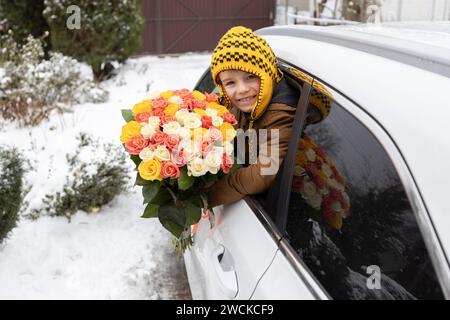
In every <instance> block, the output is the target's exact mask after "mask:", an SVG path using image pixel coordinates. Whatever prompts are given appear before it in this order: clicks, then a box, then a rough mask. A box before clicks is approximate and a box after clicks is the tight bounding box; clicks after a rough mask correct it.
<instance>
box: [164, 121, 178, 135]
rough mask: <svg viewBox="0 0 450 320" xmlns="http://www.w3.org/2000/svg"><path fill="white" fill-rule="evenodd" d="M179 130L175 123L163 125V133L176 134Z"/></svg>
mask: <svg viewBox="0 0 450 320" xmlns="http://www.w3.org/2000/svg"><path fill="white" fill-rule="evenodd" d="M180 129H181V126H180V124H179V123H178V122H176V121H170V122H168V123H166V124H164V125H163V132H164V133H167V134H178V130H180Z"/></svg>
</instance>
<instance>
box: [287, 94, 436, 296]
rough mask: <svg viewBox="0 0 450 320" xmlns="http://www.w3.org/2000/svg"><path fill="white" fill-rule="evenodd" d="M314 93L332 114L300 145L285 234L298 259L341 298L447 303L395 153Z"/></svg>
mask: <svg viewBox="0 0 450 320" xmlns="http://www.w3.org/2000/svg"><path fill="white" fill-rule="evenodd" d="M313 88H314V89H313V91H312V94H311V98H310V106H311V107H316V108H317V107H320V108H324V107H327V108H328V110H329V114H328V116H327V117H326V118H324V119H323V120H321V121H319V122H317V123H315V124H310V125H307V126H306V128H305V130H304V131H303V133H302V136H301V139H300V140H299V142H298V150H297V154H296V161H295V163H296V164H295V168H294V172H295V173H294V176H293V180H292V189H291V197H290V202H289V209H288V210H289V211H288V220H287V226H286V229H287V230H286V232H287V235H288V239H289V242H290V244H291V246H292V247H293V248H294V250H295V251H296V252H297V253H298V257H299V259H301V260H303V262H304V263H305V264H306V265H307V266H308V268H309V270H310V271H311V272H312V273H313V274H314V276H315V277H316V279H318V281H319V282H320V283H321V285H322V286H323V287H324V289H325V290H326V291H327V292H328V293H329V294H330V296H331V297H333V298H335V299H443V294H442V292H441V289H440V285H439V283H438V281H437V278H436V274H435V271H434V268H433V266H432V264H431V261H430V257H429V255H428V252H427V249H426V247H425V244H424V240H423V238H422V236H421V232H420V230H419V227H418V224H417V221H416V218H415V216H414V212H413V210H412V208H411V204H410V202H409V200H408V198H407V196H406V193H405V189H404V186H403V185H402V183H401V181H400V179H399V176H398V173H397V172H396V169H395V168H394V165H393V163H392V162H391V160H390V158H389V156H388V154H387V153H386V152H385V151H384V149H383V147H382V146H381V144H380V143H379V142H378V140H376V139H375V137H374V136H373V135H372V134H371V133H370V132H369V130H368V129H367V128H366V127H365V126H363V125H362V124H361V123H360V122H359V121H358V120H357V119H356V118H354V117H353V116H352V115H351V114H350V113H348V112H347V111H346V110H345V109H343V108H342V107H341V106H340V105H338V104H337V103H336V102H335V101H334V100H333V97H332V96H331V94H330V93H329V92H328V91H327V90H326V89H325V88H323V87H322V88H320V86H319V87H316V86H313ZM324 110H325V109H324Z"/></svg>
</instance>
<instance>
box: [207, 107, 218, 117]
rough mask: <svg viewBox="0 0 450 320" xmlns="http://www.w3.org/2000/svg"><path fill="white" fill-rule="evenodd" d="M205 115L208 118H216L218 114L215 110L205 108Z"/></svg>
mask: <svg viewBox="0 0 450 320" xmlns="http://www.w3.org/2000/svg"><path fill="white" fill-rule="evenodd" d="M205 113H206V115H207V116H208V117H216V116H217V114H218V112H217V110H214V109H211V108H206V110H205Z"/></svg>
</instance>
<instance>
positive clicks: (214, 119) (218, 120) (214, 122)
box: [211, 116, 223, 128]
mask: <svg viewBox="0 0 450 320" xmlns="http://www.w3.org/2000/svg"><path fill="white" fill-rule="evenodd" d="M211 118H212V125H213V126H214V127H217V128H218V127H220V126H221V125H222V124H223V119H222V118H221V117H217V116H212V117H211Z"/></svg>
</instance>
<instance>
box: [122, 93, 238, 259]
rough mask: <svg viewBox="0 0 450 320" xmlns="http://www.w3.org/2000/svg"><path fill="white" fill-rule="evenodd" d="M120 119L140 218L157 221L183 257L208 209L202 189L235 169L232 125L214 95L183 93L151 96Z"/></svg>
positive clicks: (227, 113)
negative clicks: (137, 190) (139, 190)
mask: <svg viewBox="0 0 450 320" xmlns="http://www.w3.org/2000/svg"><path fill="white" fill-rule="evenodd" d="M122 116H123V118H124V119H125V121H126V122H127V123H126V124H125V125H124V126H123V127H122V133H121V136H120V140H121V142H122V143H123V144H124V147H125V148H126V150H127V151H128V153H129V154H130V157H131V159H132V160H133V161H134V163H135V165H136V169H137V171H138V172H137V176H136V183H135V184H136V185H139V186H142V187H143V188H142V194H143V197H144V204H147V206H146V208H145V210H144V214H143V217H145V218H156V217H157V218H159V220H160V222H161V224H162V225H163V226H164V227H165V228H166V229H167V230H168V231H170V232H171V233H172V234H173V235H174V237H175V239H174V245H175V247H176V248H177V249H178V250H179V251H180V252H181V253H182V252H184V251H185V250H186V248H188V247H189V246H190V245H191V244H192V238H191V226H192V225H194V224H196V223H197V222H198V221H199V220H200V218H201V212H202V209H206V208H208V203H207V197H206V194H205V192H204V190H205V189H206V188H207V187H209V186H210V185H212V184H213V183H214V181H215V180H216V179H218V178H220V176H221V175H224V174H229V173H232V172H233V171H234V170H235V169H236V168H237V166H236V165H234V164H233V162H234V161H233V144H232V140H233V139H234V137H235V136H236V131H235V129H234V127H233V126H234V125H236V124H237V121H236V119H235V117H234V116H233V115H232V114H231V113H230V112H228V109H227V108H226V107H224V106H222V105H220V104H219V103H218V96H217V95H216V94H208V93H204V94H203V93H201V92H199V91H192V92H191V91H189V90H187V89H181V90H176V91H166V92H163V93H160V94H155V95H153V96H152V97H150V98H149V99H147V100H143V101H141V102H139V103H137V104H135V105H134V106H133V107H132V109H131V110H122Z"/></svg>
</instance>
